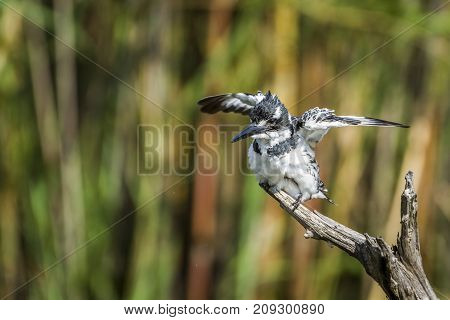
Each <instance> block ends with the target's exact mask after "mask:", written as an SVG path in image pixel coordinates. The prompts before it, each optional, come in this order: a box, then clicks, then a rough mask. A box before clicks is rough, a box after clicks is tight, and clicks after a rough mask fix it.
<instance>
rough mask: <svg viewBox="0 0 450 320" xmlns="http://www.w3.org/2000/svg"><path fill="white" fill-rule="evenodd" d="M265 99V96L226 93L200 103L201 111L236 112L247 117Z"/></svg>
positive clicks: (204, 99)
mask: <svg viewBox="0 0 450 320" xmlns="http://www.w3.org/2000/svg"><path fill="white" fill-rule="evenodd" d="M262 99H264V94H262V92H261V91H258V93H257V94H250V93H226V94H221V95H218V96H210V97H206V98H203V99H201V100H200V101H198V105H200V106H201V109H200V110H201V111H202V112H206V113H216V112H219V111H223V112H236V113H241V114H244V115H247V114H248V113H249V112H250V110H251V109H252V108H253V107H255V106H256V104H257V103H258V102H260V101H261V100H262Z"/></svg>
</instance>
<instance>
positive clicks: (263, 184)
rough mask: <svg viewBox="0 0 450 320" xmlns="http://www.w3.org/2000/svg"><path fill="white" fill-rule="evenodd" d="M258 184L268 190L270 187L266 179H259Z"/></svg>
mask: <svg viewBox="0 0 450 320" xmlns="http://www.w3.org/2000/svg"><path fill="white" fill-rule="evenodd" d="M259 186H260V187H261V188H263V189H265V190H269V189H270V185H269V183H267V181H266V180H261V181H259Z"/></svg>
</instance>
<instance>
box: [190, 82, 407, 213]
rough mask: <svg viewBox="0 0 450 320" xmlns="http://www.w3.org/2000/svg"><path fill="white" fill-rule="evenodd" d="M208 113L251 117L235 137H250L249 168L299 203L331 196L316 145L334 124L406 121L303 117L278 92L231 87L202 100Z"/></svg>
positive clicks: (325, 112) (319, 111) (324, 112)
mask: <svg viewBox="0 0 450 320" xmlns="http://www.w3.org/2000/svg"><path fill="white" fill-rule="evenodd" d="M198 104H199V105H200V106H201V111H203V112H206V113H216V112H219V111H223V112H236V113H241V114H244V115H248V116H249V117H250V120H251V123H250V125H249V126H247V127H246V128H245V129H244V130H242V131H241V132H240V133H239V134H237V135H236V136H235V137H234V138H233V139H232V142H236V141H239V140H241V139H244V138H247V137H251V138H253V139H254V140H253V143H252V144H251V145H250V148H249V150H248V160H249V166H250V169H251V170H252V171H253V172H254V173H255V174H256V175H257V176H258V178H259V181H260V184H266V185H268V186H269V187H270V188H271V190H272V191H273V192H276V191H278V190H283V191H285V192H287V193H288V194H289V195H290V196H291V197H293V198H294V199H295V200H296V206H298V204H300V203H303V202H305V201H308V200H310V199H327V200H328V201H330V202H331V203H333V201H332V200H331V199H330V198H329V197H328V195H327V189H326V188H325V185H324V183H323V182H322V180H321V179H320V176H319V165H318V164H317V161H316V155H315V148H316V145H317V143H318V142H320V140H322V138H323V136H324V135H325V134H326V133H327V132H328V130H329V129H330V128H335V127H347V126H375V127H401V128H408V126H405V125H403V124H399V123H395V122H390V121H385V120H380V119H374V118H367V117H355V116H337V115H336V114H335V113H334V110H330V109H326V108H317V107H316V108H312V109H310V110H308V111H306V112H305V113H303V114H302V115H301V116H299V117H295V116H292V115H291V114H289V112H288V110H287V109H286V107H285V106H284V105H283V103H282V102H281V101H280V100H279V99H278V97H277V96H276V95H273V94H271V93H270V91H269V92H267V93H266V94H263V93H262V92H261V91H258V93H256V94H248V93H228V94H221V95H217V96H210V97H206V98H203V99H201V100H200V101H198Z"/></svg>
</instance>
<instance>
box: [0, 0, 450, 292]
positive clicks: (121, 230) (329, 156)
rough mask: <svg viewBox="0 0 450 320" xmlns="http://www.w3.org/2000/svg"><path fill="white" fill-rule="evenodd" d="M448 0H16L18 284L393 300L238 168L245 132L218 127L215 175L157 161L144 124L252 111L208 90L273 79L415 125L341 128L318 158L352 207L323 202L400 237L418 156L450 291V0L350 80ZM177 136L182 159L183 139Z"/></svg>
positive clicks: (8, 198)
mask: <svg viewBox="0 0 450 320" xmlns="http://www.w3.org/2000/svg"><path fill="white" fill-rule="evenodd" d="M444 2H445V1H444V0H441V1H418V0H412V1H400V0H395V1H394V0H383V1H380V0H378V1H356V0H345V1H344V0H342V1H333V0H325V1H313V0H305V1H293V0H292V1H290V0H285V1H283V0H277V1H275V0H270V1H257V0H244V1H232V0H213V1H200V0H198V1H196V0H191V1H181V0H178V1H177V0H174V1H162V0H161V1H141V0H134V1H113V0H105V1H103V0H101V1H86V0H78V1H75V0H64V1H62V0H55V1H50V0H48V1H42V0H40V1H38V0H26V1H25V0H24V1H18V0H17V1H13V0H9V1H8V0H1V1H0V145H1V150H0V152H1V158H0V161H1V162H0V270H1V273H0V294H1V296H2V297H5V298H18V299H29V298H32V299H48V298H53V299H66V298H70V299H80V298H81V299H83V298H84V299H171V298H176V299H181V298H197V299H209V298H215V299H243V298H247V299H280V298H283V299H292V298H293V299H329V298H333V299H350V298H352V299H380V298H381V299H384V294H383V292H382V291H381V290H380V289H379V288H378V287H377V286H376V285H375V284H374V282H373V281H372V280H371V279H370V278H369V277H368V276H367V275H366V274H365V272H364V270H363V269H362V268H361V266H360V265H359V264H358V263H357V262H356V261H355V260H353V259H352V258H350V257H349V256H347V255H346V254H344V253H342V252H340V251H339V250H338V249H336V248H330V247H329V246H328V245H327V244H325V243H320V242H317V241H313V240H305V239H304V238H303V234H304V230H303V228H301V227H300V226H299V225H298V224H297V223H296V222H295V221H294V220H293V219H291V218H289V217H288V216H287V215H286V214H285V213H284V212H283V211H282V210H281V209H280V208H279V207H278V205H277V204H276V203H275V201H274V200H272V199H271V198H270V197H269V196H267V195H266V194H265V193H264V192H263V191H262V190H261V189H260V188H259V186H258V183H257V181H256V179H255V178H254V177H252V176H248V175H243V174H241V172H239V170H237V169H236V170H235V171H234V174H233V175H226V174H225V173H224V169H223V163H229V162H230V161H234V162H233V163H234V164H235V165H236V166H239V163H241V164H242V165H243V166H245V164H246V159H245V156H243V154H242V152H240V151H245V147H246V146H245V143H242V144H236V145H233V146H232V147H231V148H232V150H234V152H233V153H232V154H231V155H230V154H227V155H226V156H225V154H224V152H223V150H225V148H230V142H229V140H230V139H229V138H227V139H219V141H216V142H217V143H214V144H212V143H211V145H210V148H213V150H217V151H218V152H221V155H222V156H221V159H220V161H221V163H222V165H221V166H220V167H219V168H218V169H219V172H218V173H217V174H215V175H201V174H199V173H198V172H196V171H195V170H194V174H192V175H188V176H177V175H175V174H173V175H139V174H138V168H137V163H138V160H139V159H138V150H139V149H140V148H142V142H138V141H137V134H136V133H137V128H138V125H139V124H147V125H154V126H158V127H162V126H163V125H168V126H175V125H179V124H181V123H183V122H184V123H187V124H191V125H193V126H194V127H198V126H200V125H202V124H219V123H223V124H240V125H243V124H245V123H246V122H247V121H248V120H247V119H244V118H241V117H240V116H238V115H231V114H218V115H214V116H210V115H204V114H201V113H199V110H198V107H197V106H196V101H197V100H198V99H199V98H201V97H203V96H205V95H210V94H218V93H223V92H235V91H237V92H239V91H244V92H255V91H256V90H258V89H261V90H268V89H270V90H272V91H273V92H275V93H277V94H278V95H279V96H280V97H281V99H282V100H283V101H284V103H285V104H286V106H288V107H289V108H290V111H291V112H292V113H294V114H299V113H301V112H303V111H304V110H306V109H307V108H308V107H311V106H323V107H331V108H334V109H336V111H337V112H338V113H341V114H355V115H366V116H372V117H379V118H383V119H387V120H391V121H397V122H403V123H406V124H410V125H411V128H410V129H407V130H400V129H376V128H363V129H361V128H346V129H339V130H334V131H332V132H331V133H330V134H329V135H328V136H327V137H326V138H325V139H324V141H323V142H322V143H321V145H320V146H319V148H318V153H317V154H318V161H319V163H320V165H321V170H322V171H321V175H322V178H323V180H324V181H325V183H326V184H327V185H328V189H329V190H330V194H331V197H332V198H333V199H334V200H335V201H336V202H337V203H338V206H331V205H328V204H326V203H325V202H324V201H321V202H320V201H316V202H314V201H312V202H309V203H308V205H309V206H312V207H314V208H316V209H318V210H321V211H322V212H323V213H325V214H327V215H328V216H330V217H331V218H333V219H336V220H338V221H339V222H341V223H344V224H346V225H348V226H350V227H352V228H354V229H356V230H358V231H360V232H368V233H370V234H373V235H381V236H383V237H384V238H386V239H388V240H389V241H390V242H393V241H394V240H395V237H396V234H397V232H398V231H399V206H400V194H401V191H402V189H403V185H404V175H405V173H406V172H407V170H409V169H410V170H413V171H414V173H415V185H416V189H417V192H418V194H419V201H420V202H419V208H420V212H419V224H420V237H421V238H420V239H421V245H422V254H423V259H424V265H425V270H426V272H427V274H428V276H429V279H430V281H431V283H432V285H433V287H434V288H435V289H436V290H437V294H438V296H439V297H441V298H447V297H448V296H449V295H450V275H449V274H450V255H449V254H448V253H449V246H450V232H449V231H450V220H449V219H450V199H449V195H450V170H449V167H450V157H449V143H450V114H449V110H450V102H449V101H450V81H449V80H450V59H449V57H450V5H449V6H447V7H445V8H443V9H442V10H440V11H439V12H438V13H436V14H434V15H432V16H430V17H428V18H427V19H425V20H424V21H423V22H422V23H420V24H418V25H416V26H414V27H412V28H410V29H408V30H407V31H406V32H404V33H403V34H402V35H401V36H399V37H397V38H396V39H394V40H393V41H392V42H389V43H388V44H387V45H386V46H384V47H383V48H381V49H380V50H378V51H377V52H375V53H374V54H373V55H372V56H370V57H367V59H365V60H364V61H362V62H361V63H359V64H357V65H355V66H354V67H352V68H351V69H349V70H348V71H347V72H345V73H344V74H341V75H340V76H339V77H337V78H335V79H334V77H335V76H336V75H339V74H340V72H341V71H343V70H346V69H347V68H348V67H349V66H351V65H352V64H353V63H355V62H356V61H358V60H359V59H361V58H362V57H364V56H365V55H367V54H368V53H370V52H372V50H374V49H375V48H377V47H378V46H380V45H381V44H383V43H384V42H386V41H387V40H389V39H392V38H393V37H396V35H398V34H399V33H400V32H402V31H403V30H405V29H406V28H409V27H410V26H411V25H412V24H414V23H415V22H416V21H418V20H419V19H421V18H422V17H423V16H424V15H426V14H427V13H429V12H431V11H432V10H433V9H434V8H436V7H438V6H439V5H440V4H442V3H444ZM447 2H448V1H447ZM21 15H24V16H26V17H27V18H28V19H31V20H32V21H33V23H31V22H30V21H29V20H27V19H26V18H24V17H23V16H21ZM35 24H38V25H39V26H41V27H42V28H43V29H45V30H47V31H48V32H45V31H44V30H43V29H41V28H39V27H37V26H36V25H35ZM55 39H59V40H55ZM96 64H97V65H96ZM330 79H333V81H329V80H330ZM324 84H326V86H324V87H322V88H321V89H320V90H316V89H317V88H319V87H321V86H322V85H324ZM298 101H301V102H300V103H296V102H298ZM155 104H157V105H158V106H161V107H162V108H164V109H165V110H166V111H168V112H170V113H172V114H173V115H176V117H177V118H178V120H177V119H175V118H174V117H172V116H171V115H169V114H168V113H166V112H163V111H162V110H161V109H160V108H158V107H157V106H155ZM180 120H181V121H180ZM164 139H165V140H164V145H166V146H173V148H172V149H174V150H175V151H174V153H172V155H171V154H168V155H166V154H164V156H163V157H162V158H163V161H166V162H167V163H171V157H176V156H177V152H178V151H177V148H176V146H177V141H176V140H177V138H176V137H175V138H174V137H164ZM189 150H191V151H189V154H188V156H189V157H190V159H192V161H191V162H190V166H191V169H195V161H194V160H193V159H195V157H196V154H195V153H196V151H195V148H194V149H189ZM238 151H239V152H238ZM163 191H166V192H164V193H162V192H163ZM74 250H75V251H74ZM62 257H66V259H64V261H61V258H62ZM47 268H48V269H47ZM43 270H46V271H47V272H45V273H41V272H42V271H43ZM36 275H38V277H35V276H36ZM30 279H31V280H32V281H29V280H30ZM22 284H26V285H23V286H21V285H22ZM19 286H21V287H20V288H19V290H16V289H17V288H18V287H19Z"/></svg>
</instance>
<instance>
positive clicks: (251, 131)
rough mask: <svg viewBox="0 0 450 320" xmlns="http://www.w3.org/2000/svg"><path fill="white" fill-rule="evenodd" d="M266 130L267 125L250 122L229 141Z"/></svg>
mask: <svg viewBox="0 0 450 320" xmlns="http://www.w3.org/2000/svg"><path fill="white" fill-rule="evenodd" d="M266 131H268V128H267V127H263V126H257V125H254V124H251V125H249V126H248V127H246V128H245V129H244V130H242V131H241V132H239V133H238V134H237V135H235V136H234V138H233V139H231V142H236V141H239V140H242V139H245V138H248V137H251V136H253V135H255V134H259V133H264V132H266Z"/></svg>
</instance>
